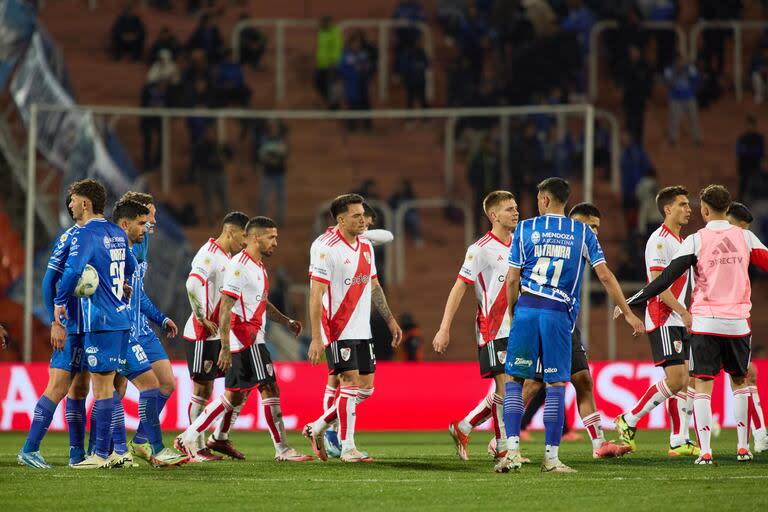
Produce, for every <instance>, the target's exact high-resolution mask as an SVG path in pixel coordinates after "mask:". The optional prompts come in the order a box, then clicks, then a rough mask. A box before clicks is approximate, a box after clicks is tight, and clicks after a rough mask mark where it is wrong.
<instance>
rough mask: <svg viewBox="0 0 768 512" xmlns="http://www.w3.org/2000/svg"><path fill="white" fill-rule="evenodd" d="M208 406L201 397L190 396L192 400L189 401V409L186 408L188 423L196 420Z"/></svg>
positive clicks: (206, 401)
mask: <svg viewBox="0 0 768 512" xmlns="http://www.w3.org/2000/svg"><path fill="white" fill-rule="evenodd" d="M207 404H208V400H206V399H205V398H203V397H201V396H197V395H192V398H191V399H190V401H189V407H187V414H188V415H189V423H190V424H191V423H192V422H193V421H195V420H196V419H197V417H198V416H200V414H201V413H202V412H203V409H205V406H206V405H207Z"/></svg>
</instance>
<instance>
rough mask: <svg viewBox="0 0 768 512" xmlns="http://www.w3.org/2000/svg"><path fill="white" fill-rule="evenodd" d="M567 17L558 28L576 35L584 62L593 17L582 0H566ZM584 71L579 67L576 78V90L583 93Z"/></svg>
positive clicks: (593, 22) (584, 87)
mask: <svg viewBox="0 0 768 512" xmlns="http://www.w3.org/2000/svg"><path fill="white" fill-rule="evenodd" d="M567 4H568V16H567V17H566V18H565V19H564V20H563V21H562V22H560V28H562V29H563V30H565V31H567V32H573V33H574V34H576V38H577V39H578V41H579V47H580V48H581V55H582V58H583V59H584V62H586V57H587V56H588V55H589V50H590V48H589V35H590V33H591V32H592V26H593V25H594V24H595V16H594V15H593V14H592V11H591V10H589V8H588V7H587V5H586V4H585V3H584V1H583V0H568V1H567ZM586 81H587V80H586V70H585V68H584V66H583V65H582V66H581V70H580V72H579V74H578V76H577V78H576V90H577V91H578V92H584V91H585V90H586Z"/></svg>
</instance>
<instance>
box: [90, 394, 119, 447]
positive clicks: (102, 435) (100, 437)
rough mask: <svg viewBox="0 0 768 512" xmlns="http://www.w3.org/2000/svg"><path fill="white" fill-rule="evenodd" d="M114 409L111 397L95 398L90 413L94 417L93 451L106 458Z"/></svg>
mask: <svg viewBox="0 0 768 512" xmlns="http://www.w3.org/2000/svg"><path fill="white" fill-rule="evenodd" d="M114 409H115V400H114V399H113V398H111V397H110V398H104V399H102V400H96V403H94V404H93V411H92V412H91V415H92V416H94V417H95V418H96V428H95V429H93V427H91V428H92V429H93V430H95V431H96V442H95V448H94V451H93V452H94V453H95V454H96V455H98V456H99V457H102V458H104V459H106V458H107V457H109V442H110V441H111V440H112V439H111V437H112V436H111V435H110V434H111V433H112V413H113V412H114Z"/></svg>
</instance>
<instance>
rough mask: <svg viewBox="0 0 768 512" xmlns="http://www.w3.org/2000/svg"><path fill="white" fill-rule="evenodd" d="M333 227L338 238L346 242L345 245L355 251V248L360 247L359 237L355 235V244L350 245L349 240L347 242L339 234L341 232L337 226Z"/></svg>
mask: <svg viewBox="0 0 768 512" xmlns="http://www.w3.org/2000/svg"><path fill="white" fill-rule="evenodd" d="M334 229H335V231H336V234H337V235H338V237H339V240H341V241H342V242H344V244H346V246H347V247H349V248H350V249H352V250H353V251H355V252H357V250H358V249H359V248H360V237H355V240H356V241H357V245H356V246H355V247H352V245H351V244H350V243H349V242H347V240H346V239H345V238H344V237H343V236H341V232H340V231H339V228H334Z"/></svg>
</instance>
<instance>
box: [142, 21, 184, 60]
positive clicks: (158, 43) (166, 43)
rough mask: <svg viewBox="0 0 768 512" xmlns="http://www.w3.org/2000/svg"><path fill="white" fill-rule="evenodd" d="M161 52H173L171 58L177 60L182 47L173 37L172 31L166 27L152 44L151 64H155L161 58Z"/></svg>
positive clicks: (150, 52) (150, 50) (150, 49)
mask: <svg viewBox="0 0 768 512" xmlns="http://www.w3.org/2000/svg"><path fill="white" fill-rule="evenodd" d="M161 50H168V51H169V52H171V58H172V59H173V60H176V59H177V58H178V57H179V52H180V51H181V46H180V45H179V41H178V39H176V36H174V35H173V32H171V29H170V28H168V27H167V26H164V27H162V28H161V29H160V33H159V34H157V39H155V42H154V43H152V46H151V47H150V48H149V62H150V64H151V63H153V62H155V61H156V60H157V59H158V58H159V57H160V51H161Z"/></svg>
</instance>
